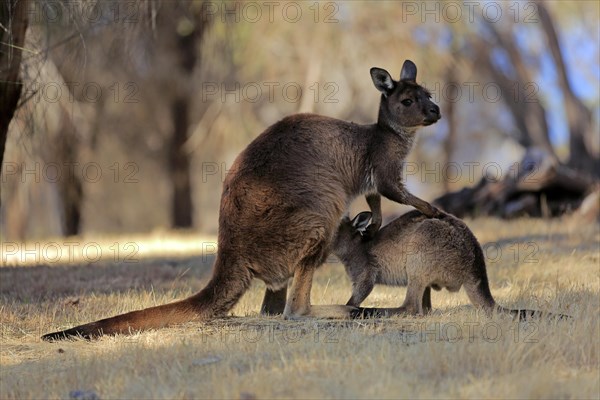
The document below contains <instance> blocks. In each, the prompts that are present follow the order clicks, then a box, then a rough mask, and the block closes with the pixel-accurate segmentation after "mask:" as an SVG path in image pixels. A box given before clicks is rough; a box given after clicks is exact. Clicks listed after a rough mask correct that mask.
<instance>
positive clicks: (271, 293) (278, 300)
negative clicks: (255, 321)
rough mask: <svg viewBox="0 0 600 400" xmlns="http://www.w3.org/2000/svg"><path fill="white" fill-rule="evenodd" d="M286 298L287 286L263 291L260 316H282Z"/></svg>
mask: <svg viewBox="0 0 600 400" xmlns="http://www.w3.org/2000/svg"><path fill="white" fill-rule="evenodd" d="M286 297H287V285H286V286H284V287H283V288H281V289H279V290H271V289H269V288H267V289H266V290H265V297H264V299H263V303H262V306H261V307H260V314H261V315H279V314H283V311H284V309H285V302H286Z"/></svg>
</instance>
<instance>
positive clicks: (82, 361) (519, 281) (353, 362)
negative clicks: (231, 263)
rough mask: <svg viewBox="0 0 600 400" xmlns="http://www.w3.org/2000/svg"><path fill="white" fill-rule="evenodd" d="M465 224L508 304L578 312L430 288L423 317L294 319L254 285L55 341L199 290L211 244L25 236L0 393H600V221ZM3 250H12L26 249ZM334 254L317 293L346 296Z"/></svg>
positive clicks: (12, 276)
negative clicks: (478, 302) (482, 307)
mask: <svg viewBox="0 0 600 400" xmlns="http://www.w3.org/2000/svg"><path fill="white" fill-rule="evenodd" d="M468 224H469V226H471V228H472V229H473V230H474V232H475V234H476V235H477V237H478V238H479V239H480V241H481V243H482V244H484V245H485V246H484V248H485V251H486V257H487V261H488V274H489V277H490V283H491V288H492V293H493V294H494V296H495V298H496V299H497V301H498V302H499V303H500V304H502V305H504V306H507V307H512V308H518V307H527V308H535V309H542V310H548V311H560V312H563V313H567V314H570V315H572V316H573V317H574V320H573V321H572V322H561V321H547V320H541V321H533V322H521V323H519V322H514V321H512V320H511V319H509V318H507V317H504V316H500V315H498V316H494V317H493V318H491V319H490V318H486V317H485V316H484V315H480V313H479V312H478V311H477V310H475V309H474V308H473V307H471V306H470V304H469V302H468V300H467V297H466V295H465V293H464V291H463V290H461V291H460V292H459V293H457V294H450V293H448V292H446V291H442V292H434V293H432V303H433V307H434V310H435V311H434V313H433V314H432V315H429V316H427V317H418V318H390V319H380V320H372V321H366V320H363V321H332V320H329V321H327V320H307V321H302V322H292V321H284V320H283V319H281V318H263V317H260V316H259V314H258V311H259V308H260V303H261V300H262V294H263V290H264V286H263V285H262V283H260V282H256V284H255V285H254V286H253V287H252V289H251V290H250V291H249V292H248V293H247V294H246V295H245V296H244V297H243V298H242V300H241V301H240V302H239V304H238V305H237V306H236V307H235V309H234V310H233V312H232V314H231V316H230V317H228V318H224V319H220V320H216V321H211V322H208V323H194V324H192V323H190V324H188V325H185V326H179V327H174V328H167V329H162V330H157V331H151V332H144V333H139V334H135V335H133V336H129V337H126V336H117V337H105V338H102V339H100V340H97V341H93V342H86V341H83V340H74V341H65V342H60V343H46V342H42V341H41V340H40V339H39V337H40V335H41V334H43V333H47V332H49V331H55V330H57V329H61V328H66V327H70V326H73V325H75V324H80V323H85V322H89V321H91V320H96V319H99V318H102V317H107V316H111V315H114V314H117V313H121V312H125V311H130V310H134V309H139V308H143V307H148V306H152V305H156V304H162V303H165V302H168V301H171V300H173V299H176V298H182V297H184V296H187V295H189V294H190V293H192V292H195V291H197V290H199V289H200V288H202V286H203V285H204V284H205V283H206V281H207V279H208V277H209V276H210V267H211V264H212V256H211V255H210V253H211V252H210V251H209V249H210V250H213V248H212V247H210V246H202V245H198V243H200V242H202V243H205V242H204V241H205V240H206V239H202V238H199V237H196V236H192V235H182V234H174V235H173V236H169V235H163V236H162V237H161V238H160V239H158V240H157V239H156V238H155V237H154V238H153V237H146V238H144V237H141V236H140V237H136V238H132V237H124V238H102V239H98V240H96V241H95V242H94V243H96V244H97V245H98V246H99V247H98V248H100V249H101V250H102V251H103V252H104V253H103V254H104V257H96V256H93V255H90V254H84V257H81V256H80V257H73V258H71V259H67V260H64V257H63V258H57V257H56V256H55V255H53V254H54V253H52V254H50V252H49V250H48V249H49V248H50V247H49V245H48V243H45V244H44V243H42V244H41V245H40V246H38V248H36V247H35V246H34V245H32V244H28V246H29V247H23V248H24V249H29V250H30V251H33V253H31V254H30V255H29V259H24V258H23V259H22V260H21V261H23V262H18V261H19V256H18V255H17V256H15V257H16V258H15V257H13V258H12V259H11V260H12V261H10V262H8V261H7V262H5V264H6V265H4V266H3V267H2V268H0V316H1V328H0V398H1V399H22V398H35V399H41V398H69V397H70V398H76V399H85V398H94V396H96V398H101V399H109V398H152V399H157V398H235V399H255V398H256V399H262V398H293V397H302V398H341V397H349V398H553V399H557V398H559V399H562V398H586V399H587V398H600V378H599V376H600V369H599V359H600V354H599V353H600V330H599V318H598V317H599V311H600V266H599V264H600V254H599V252H600V249H599V246H600V229H599V226H598V225H597V224H591V225H584V224H577V223H573V222H572V221H568V220H553V221H541V220H529V219H522V220H517V221H512V222H505V221H499V220H495V219H481V220H474V221H468ZM60 241H61V242H66V241H67V240H64V239H60ZM90 241H92V239H90V238H86V239H85V240H83V239H81V243H84V242H86V243H87V242H90ZM157 242H158V243H163V244H164V243H167V244H166V245H163V246H162V247H161V246H158V245H156V246H158V247H159V248H161V249H162V253H161V251H154V252H144V251H141V250H140V251H138V252H135V254H134V252H129V253H126V256H122V255H121V254H118V256H115V254H117V253H114V254H113V253H110V251H116V250H115V247H114V243H117V245H118V246H120V247H119V248H120V249H123V251H127V248H125V246H126V245H127V243H136V245H137V246H139V247H138V250H139V249H146V248H152V247H153V245H152V243H155V244H156V243H157ZM57 243H58V241H57ZM148 243H150V245H149V244H148ZM169 243H171V244H172V245H169ZM206 243H211V242H210V240H207V241H206ZM174 244H178V246H175V245H174ZM63 245H64V243H58V246H59V248H60V246H63ZM3 246H4V244H3ZM111 246H113V248H112V250H109V249H110V248H111ZM156 246H154V247H156ZM174 246H175V247H176V248H175V249H173V247H174ZM17 248H18V246H17ZM98 248H96V250H97V249H98ZM3 249H4V250H3V251H5V253H6V254H8V252H9V251H10V253H11V254H13V255H14V254H15V246H13V247H10V248H8V250H7V247H3ZM31 249H33V250H31ZM202 249H205V254H204V255H202V253H201V252H202ZM54 250H56V246H55V247H54ZM44 251H46V253H44ZM36 252H37V253H36ZM107 253H108V254H109V255H111V256H106V255H107ZM6 254H5V255H3V259H4V260H5V261H6V260H7V259H8V258H6V257H5V256H6ZM161 254H162V255H161ZM127 256H129V257H127ZM32 258H33V259H32ZM96 259H98V261H94V260H96ZM15 260H16V261H15ZM49 260H52V261H53V262H48V261H49ZM130 261H137V262H130ZM331 261H332V262H331V263H330V264H329V265H326V266H324V267H323V268H321V269H320V270H319V271H318V273H317V274H316V276H315V282H314V285H313V291H312V302H313V304H342V303H345V302H346V301H347V300H348V298H349V296H350V283H349V280H348V278H347V277H346V276H345V273H344V270H343V268H342V266H341V265H340V264H338V263H336V262H334V259H333V258H332V259H331ZM15 264H16V265H15ZM404 294H405V289H404V288H390V287H377V288H376V290H375V291H374V293H373V294H371V296H370V297H369V298H368V299H367V300H366V301H365V303H364V305H365V306H369V305H370V306H380V307H381V306H387V307H389V306H395V305H399V304H400V303H401V302H402V300H403V298H404Z"/></svg>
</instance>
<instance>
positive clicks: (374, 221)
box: [366, 193, 383, 231]
mask: <svg viewBox="0 0 600 400" xmlns="http://www.w3.org/2000/svg"><path fill="white" fill-rule="evenodd" d="M366 198H367V204H368V205H369V208H370V209H371V213H372V216H371V226H373V228H372V229H373V230H375V231H377V230H379V228H381V223H382V221H383V218H382V216H381V195H380V194H379V193H374V194H369V195H367V196H366Z"/></svg>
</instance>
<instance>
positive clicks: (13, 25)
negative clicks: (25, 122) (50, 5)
mask: <svg viewBox="0 0 600 400" xmlns="http://www.w3.org/2000/svg"><path fill="white" fill-rule="evenodd" d="M27 24H28V1H27V0H3V1H2V3H1V4H0V27H1V29H0V47H1V48H2V51H0V168H1V167H2V162H3V161H4V148H5V146H6V138H7V137H8V126H9V125H10V121H11V120H12V118H13V116H14V114H15V110H16V109H17V105H18V103H19V98H20V97H21V89H22V87H23V84H22V83H21V79H20V77H19V66H20V65H21V54H22V48H23V45H24V43H25V32H26V31H27Z"/></svg>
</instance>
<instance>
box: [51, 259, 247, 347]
mask: <svg viewBox="0 0 600 400" xmlns="http://www.w3.org/2000/svg"><path fill="white" fill-rule="evenodd" d="M226 275H227V276H226ZM251 278H252V276H251V274H250V272H249V271H248V270H247V269H246V268H238V269H236V270H232V269H231V268H228V271H227V273H224V271H223V268H222V265H221V264H220V262H219V259H217V261H216V263H215V272H214V275H213V277H212V278H211V280H210V281H209V283H208V284H207V285H206V287H205V288H204V289H202V290H201V291H200V292H198V293H196V294H195V295H193V296H190V297H188V298H186V299H183V300H179V301H176V302H173V303H169V304H164V305H160V306H156V307H150V308H145V309H143V310H139V311H132V312H129V313H126V314H121V315H117V316H114V317H111V318H105V319H101V320H99V321H95V322H90V323H88V324H84V325H79V326H76V327H74V328H71V329H67V330H64V331H58V332H53V333H48V334H46V335H44V336H42V340H46V341H56V340H63V339H68V338H73V337H83V338H85V339H93V338H97V337H99V336H102V335H116V334H128V333H131V332H137V331H144V330H148V329H158V328H163V327H166V326H170V325H175V324H181V323H185V322H190V321H202V320H208V319H211V318H214V317H218V316H220V315H223V314H225V313H227V312H228V311H229V310H231V309H232V308H233V306H234V305H235V304H236V303H237V301H238V300H239V299H240V297H242V294H244V292H245V291H246V290H247V289H248V288H249V287H250V282H251Z"/></svg>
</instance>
